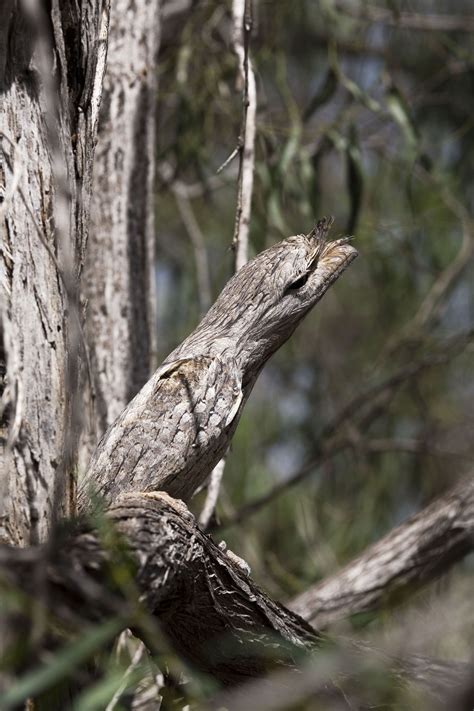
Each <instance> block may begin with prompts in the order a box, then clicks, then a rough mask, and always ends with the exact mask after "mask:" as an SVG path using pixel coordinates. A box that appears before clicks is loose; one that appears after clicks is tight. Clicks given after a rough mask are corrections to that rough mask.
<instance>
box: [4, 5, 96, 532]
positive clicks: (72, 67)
mask: <svg viewBox="0 0 474 711" xmlns="http://www.w3.org/2000/svg"><path fill="white" fill-rule="evenodd" d="M107 12H108V7H107V3H105V2H101V0H90V2H88V3H85V4H84V6H83V7H82V9H81V8H79V7H78V5H77V3H75V2H68V1H65V2H61V3H60V4H59V2H58V1H57V0H56V1H54V0H53V2H52V4H51V8H50V10H44V9H43V5H42V4H41V3H37V4H34V3H33V4H28V5H27V4H26V3H25V4H22V3H12V2H7V3H6V4H4V5H2V10H1V19H2V22H1V24H0V70H1V69H3V72H2V75H1V76H0V84H1V86H0V91H1V101H2V111H1V116H0V120H1V125H0V131H1V136H0V140H1V158H0V160H1V166H0V181H1V186H0V187H1V195H2V204H1V206H0V211H1V212H0V230H1V247H0V275H1V284H2V292H3V293H2V301H1V309H2V326H1V328H2V339H1V340H2V344H3V354H2V360H3V369H4V370H5V374H4V383H3V388H4V389H3V396H2V405H3V413H4V421H3V426H4V427H3V431H2V435H3V438H2V442H3V445H2V446H3V452H2V471H1V472H0V508H1V510H0V538H1V539H3V540H7V541H11V542H15V543H17V544H26V543H33V542H37V541H39V540H43V539H44V538H45V537H46V535H47V532H48V530H49V527H50V525H51V521H52V518H53V511H52V509H53V504H54V500H55V497H56V498H62V502H61V503H62V504H63V510H67V504H66V503H65V502H67V500H68V497H69V495H70V494H71V492H72V478H71V476H72V469H73V467H74V461H75V453H76V447H75V446H74V444H73V440H72V437H71V427H72V425H73V412H72V403H73V401H74V396H75V393H76V392H77V369H78V352H77V340H78V339H77V334H78V333H79V329H78V316H79V315H78V310H77V294H78V276H79V273H80V269H81V265H82V259H83V254H84V249H85V245H86V241H87V223H88V214H89V198H90V193H91V173H92V160H93V153H94V146H95V131H96V123H97V121H96V119H97V110H98V103H99V101H100V88H101V81H102V77H101V73H102V71H103V51H102V52H101V41H100V39H99V32H100V28H101V25H103V23H104V21H105V19H106V16H107ZM99 60H100V61H99ZM55 491H56V492H57V493H56V494H55Z"/></svg>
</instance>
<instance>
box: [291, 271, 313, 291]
mask: <svg viewBox="0 0 474 711" xmlns="http://www.w3.org/2000/svg"><path fill="white" fill-rule="evenodd" d="M310 273H311V272H304V273H303V274H301V276H299V277H298V279H296V280H295V281H293V282H291V284H289V285H288V286H287V287H286V289H285V294H287V293H288V292H290V291H298V289H301V287H302V286H304V285H305V284H306V282H307V281H308V279H309V275H310Z"/></svg>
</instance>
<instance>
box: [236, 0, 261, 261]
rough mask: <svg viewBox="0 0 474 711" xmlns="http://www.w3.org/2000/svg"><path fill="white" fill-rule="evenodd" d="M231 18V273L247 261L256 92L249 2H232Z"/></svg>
mask: <svg viewBox="0 0 474 711" xmlns="http://www.w3.org/2000/svg"><path fill="white" fill-rule="evenodd" d="M232 17H233V21H234V31H233V45H234V52H235V54H236V55H237V58H238V60H239V75H240V81H241V82H242V84H243V90H244V101H243V117H242V129H241V137H240V139H239V145H241V149H240V169H239V186H238V191H237V210H236V215H235V227H234V238H233V241H232V244H233V248H234V251H235V270H236V271H238V270H239V269H240V268H241V267H242V266H243V265H244V264H245V262H246V261H247V260H248V233H249V223H250V211H251V205H252V192H253V174H254V168H255V127H256V113H257V88H256V83H255V74H254V71H253V67H252V62H251V60H250V57H249V41H250V34H251V31H252V5H251V0H233V3H232Z"/></svg>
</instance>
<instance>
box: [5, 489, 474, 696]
mask: <svg viewBox="0 0 474 711" xmlns="http://www.w3.org/2000/svg"><path fill="white" fill-rule="evenodd" d="M428 512H429V515H428ZM108 522H111V523H113V527H111V526H110V525H109V523H108ZM473 527H474V479H473V480H470V481H469V482H468V483H467V484H466V485H464V486H463V487H459V488H457V489H456V490H455V491H454V492H452V494H450V495H449V496H447V497H443V499H442V500H440V502H437V503H435V504H433V505H432V506H431V507H430V508H429V509H428V510H427V511H426V512H425V513H424V514H420V515H418V517H415V518H414V519H412V521H411V523H410V525H409V526H408V525H407V526H406V527H404V528H403V527H402V528H401V529H399V530H398V533H397V535H392V538H391V543H392V544H394V546H392V547H391V545H390V541H387V542H386V543H384V542H382V544H380V545H379V547H378V548H377V550H376V551H375V553H373V555H372V563H371V564H369V563H368V564H367V566H366V568H364V567H363V566H362V567H363V570H362V572H361V571H360V570H359V573H356V571H355V570H354V578H355V579H364V574H366V573H367V570H370V571H371V574H372V580H373V581H375V580H376V575H377V572H376V568H377V566H378V571H379V574H380V573H382V575H383V574H384V572H387V571H391V572H390V575H391V577H392V578H397V579H398V580H401V581H402V582H403V584H404V585H405V586H406V585H407V584H408V582H409V581H412V582H413V581H415V582H416V581H417V580H419V581H426V580H427V579H428V577H429V576H431V575H432V573H433V572H434V571H435V570H437V571H438V572H439V569H440V568H441V567H442V566H443V565H446V564H447V563H449V564H450V563H452V562H453V560H454V559H455V558H458V557H460V554H461V552H462V551H464V552H465V550H466V543H467V539H468V537H469V536H470V538H471V540H470V545H471V546H472V529H473ZM402 529H403V530H402ZM449 532H451V533H455V535H454V536H449V539H450V543H449V546H448V545H447V543H446V540H445V538H446V536H447V534H449ZM469 532H470V533H469ZM416 538H419V541H420V542H421V543H419V545H418V546H414V547H412V548H410V541H412V539H416ZM400 542H404V545H403V550H404V551H405V555H404V556H402V561H403V564H404V565H405V566H406V569H405V572H404V573H401V572H400V571H399V570H398V568H397V555H398V553H399V552H400ZM124 543H125V544H126V546H124ZM395 544H397V545H398V548H397V547H396V545H395ZM373 550H375V549H373ZM422 555H424V556H425V558H426V559H427V560H428V562H426V560H425V563H424V564H422V562H421V560H422V559H421V556H422ZM374 556H375V557H374ZM361 560H362V559H361ZM361 565H362V564H361V563H359V568H360V566H361ZM0 571H1V586H2V589H3V592H4V593H5V592H6V593H7V595H6V597H5V599H6V600H8V599H13V596H11V597H8V592H9V591H12V590H14V591H15V599H16V600H17V603H16V611H15V614H11V613H10V615H9V616H8V615H5V616H4V617H6V618H7V619H6V633H5V630H3V631H4V634H3V635H2V637H1V638H0V643H1V645H3V649H2V650H0V651H1V652H2V654H6V653H8V651H9V643H10V644H14V643H15V642H17V641H18V640H19V639H21V640H22V643H23V645H24V642H25V639H27V637H28V632H30V635H32V636H33V637H34V636H35V635H36V637H35V638H34V639H33V642H34V645H35V646H34V647H32V646H31V644H30V645H24V646H23V649H24V655H25V656H24V660H23V661H24V665H23V667H22V665H21V664H19V665H18V667H19V668H20V669H21V668H24V667H25V666H32V665H33V664H34V663H36V662H37V661H38V656H39V660H40V661H42V659H43V657H42V654H41V650H42V649H45V648H47V647H48V646H49V648H51V634H52V631H53V630H54V632H55V634H59V640H60V639H62V634H64V632H66V634H67V635H71V634H73V635H74V634H76V635H77V633H78V632H79V631H80V632H81V633H83V632H84V627H85V626H87V624H88V623H93V624H94V625H95V626H96V628H97V623H98V622H100V621H101V620H105V621H109V622H111V621H113V620H114V619H115V620H116V622H118V623H119V624H121V626H123V627H127V626H131V627H132V628H133V630H134V632H135V633H136V634H137V635H138V636H139V637H140V638H142V639H143V640H144V641H145V643H146V644H147V646H148V647H149V648H150V649H151V651H155V652H156V651H158V650H160V647H161V645H162V639H161V638H160V632H163V633H164V634H165V636H166V637H167V638H168V640H169V641H170V642H171V644H172V647H173V648H174V649H175V650H176V652H177V653H178V654H179V655H180V657H181V658H183V659H184V660H187V661H188V662H189V663H190V664H191V666H192V667H193V668H195V669H197V670H200V671H202V672H206V673H208V674H211V675H212V676H213V677H214V678H215V679H216V680H217V681H219V682H220V683H221V684H223V685H224V686H226V687H229V686H231V687H232V686H236V685H241V684H242V683H243V682H248V681H251V680H252V679H256V678H259V677H264V676H266V675H267V674H268V672H269V670H271V669H272V668H277V669H278V668H279V669H280V670H281V671H280V672H277V675H276V676H274V675H272V676H270V680H269V681H268V680H267V681H265V682H264V683H263V685H259V686H258V687H254V686H250V687H249V686H247V687H246V686H244V687H243V689H244V692H245V693H244V696H245V698H247V697H248V693H249V691H250V693H251V694H252V696H251V698H253V699H254V700H255V698H260V696H259V695H260V693H261V692H262V691H263V690H265V689H270V688H273V689H274V688H276V687H275V685H274V683H279V682H278V680H280V681H281V682H284V684H283V686H284V687H285V686H286V687H287V688H288V687H289V688H290V689H292V690H293V693H295V690H296V688H298V689H300V690H302V691H303V693H304V694H308V693H314V692H318V693H322V694H323V695H324V694H326V693H330V694H332V693H334V690H336V692H337V690H338V689H340V685H339V682H338V681H337V680H338V678H339V677H340V676H341V674H342V675H344V674H346V673H347V671H348V670H350V674H353V673H354V669H355V670H356V672H357V673H358V670H362V669H363V667H364V666H365V668H367V659H369V662H370V664H372V661H371V660H370V654H372V656H373V650H371V649H370V648H367V649H365V648H364V649H362V650H361V649H359V647H357V648H356V650H355V651H356V654H355V656H354V649H352V651H351V652H350V655H351V657H350V666H349V667H348V666H347V661H348V657H347V654H346V652H345V651H344V649H342V651H340V650H339V649H338V650H337V654H336V655H335V654H333V653H331V652H330V651H329V652H328V651H324V653H323V651H322V650H321V653H320V654H317V655H316V656H314V655H312V654H311V653H312V652H314V651H315V650H316V648H317V647H318V643H319V642H320V641H321V638H320V636H319V635H318V634H317V633H316V632H315V630H314V629H313V628H312V627H310V625H309V624H308V623H307V622H305V621H304V620H303V619H302V618H300V617H299V616H298V614H295V613H294V612H292V611H290V610H287V609H286V608H285V607H283V606H282V605H280V604H278V603H277V602H274V601H273V600H271V599H270V598H269V597H268V596H267V595H266V594H265V593H263V592H262V591H261V590H260V589H259V588H258V587H257V586H256V585H255V583H253V582H252V580H250V579H249V578H248V577H247V576H246V575H245V574H244V573H243V572H242V570H241V569H240V567H239V566H238V565H236V563H235V562H234V559H233V558H232V557H230V556H228V555H227V554H226V553H224V552H223V551H222V550H220V548H219V547H218V546H216V545H215V544H214V543H213V541H212V540H211V539H210V538H209V537H207V536H206V535H205V534H204V533H202V531H201V530H200V529H199V528H198V527H197V526H196V524H195V521H194V518H193V516H192V515H191V514H190V512H189V511H188V510H187V508H186V507H185V506H184V505H183V504H182V502H180V501H177V500H174V499H171V498H170V497H169V496H168V495H166V494H162V493H160V494H156V493H153V494H143V493H142V494H127V495H124V496H122V497H121V498H120V499H119V500H118V501H117V502H116V503H115V504H114V505H113V506H112V507H111V508H110V509H109V511H108V512H107V519H103V520H99V524H98V526H97V528H96V527H94V526H93V525H91V524H90V523H82V524H76V526H75V527H73V528H72V529H71V528H69V529H66V530H65V531H63V536H62V538H61V537H59V538H58V540H57V541H56V543H55V545H54V548H47V547H45V546H38V547H34V548H29V549H19V548H13V547H9V546H1V547H0ZM38 571H40V572H41V573H42V574H44V575H45V577H46V582H47V586H46V587H45V588H44V589H45V590H46V591H47V598H43V599H42V600H39V599H38V594H37V584H36V581H37V575H38ZM425 571H429V576H427V575H426V574H425ZM359 575H360V577H359ZM365 579H366V578H365ZM378 587H380V586H377V585H376V584H374V583H373V584H372V588H371V589H372V593H373V592H374V591H375V594H377V591H378ZM18 590H21V591H22V594H21V596H20V597H19V596H18ZM19 599H23V601H24V607H23V608H22V609H21V614H20V610H19V606H18V600H19ZM334 599H335V600H336V606H333V607H332V608H331V610H330V612H332V613H334V609H335V607H337V601H339V610H341V609H342V607H343V605H342V603H341V595H340V591H339V596H338V593H337V592H336V593H335V595H334ZM370 599H371V600H372V601H373V600H374V599H375V598H374V597H371V598H370ZM379 599H380V595H379ZM32 601H34V604H32ZM138 601H139V602H138ZM346 602H347V601H346ZM294 604H295V603H294ZM41 606H43V609H42V610H41V609H39V607H41ZM299 607H300V609H302V608H303V605H301V604H300V606H299ZM32 609H33V610H34V612H35V613H36V614H35V615H31V610H32ZM351 609H353V608H351ZM306 611H307V610H306ZM38 612H39V613H42V617H41V619H42V620H43V630H44V632H45V634H44V636H43V638H42V639H38V634H37V633H38V627H37V626H36V627H35V624H34V623H35V620H36V621H37V620H38ZM143 612H146V613H148V614H147V615H145V616H144V614H143ZM45 613H46V614H45ZM320 619H322V618H320ZM4 622H5V620H4ZM45 623H46V624H45ZM158 625H159V627H158ZM40 629H41V628H40ZM97 629H98V628H97ZM113 629H115V627H114V628H113ZM104 630H105V631H106V632H107V630H108V628H107V629H105V628H104ZM158 630H160V632H159V631H158ZM107 634H109V632H107ZM107 639H109V637H107ZM59 640H57V641H59ZM104 641H106V640H104ZM32 649H33V650H34V651H36V654H34V653H33V654H32V653H31V651H32ZM38 651H39V652H40V654H39V655H38ZM92 651H93V650H92ZM361 651H362V652H363V653H364V654H365V653H366V652H367V653H368V654H369V657H367V656H366V655H365V656H364V654H362V653H361ZM308 653H309V654H310V656H309V657H307V659H306V661H305V660H304V658H303V657H304V655H305V654H308ZM377 656H378V661H377V664H378V663H380V661H382V668H383V669H385V670H389V669H393V668H395V669H396V670H400V672H399V675H400V677H402V678H404V679H405V680H406V679H407V678H408V679H415V680H420V679H421V681H422V682H423V684H428V685H430V684H432V683H433V681H436V686H437V689H436V691H437V692H440V693H445V692H446V690H448V689H449V688H452V686H453V685H456V686H457V687H459V684H460V682H461V681H465V680H466V679H467V677H468V673H469V667H468V665H463V664H452V663H451V664H450V663H445V662H441V661H439V662H437V663H436V664H435V665H433V660H426V659H422V658H421V657H416V658H413V660H412V658H411V657H410V655H408V654H407V655H404V657H403V659H400V658H398V659H397V658H396V657H395V656H393V655H389V654H387V653H385V654H384V655H382V657H383V658H382V657H381V656H380V654H377ZM46 661H47V659H45V662H46ZM82 661H84V660H82ZM354 664H355V667H354ZM433 669H435V670H436V673H435V674H433ZM292 670H293V671H298V675H297V677H293V676H292V675H290V673H291V672H292ZM299 670H300V671H299ZM17 671H18V669H17ZM396 673H398V672H396ZM296 681H297V682H298V683H297V684H296V686H295V683H296ZM302 684H304V688H303V687H302V686H301V685H302ZM298 693H299V692H298ZM342 693H343V695H344V692H342ZM255 694H257V696H255ZM271 696H272V699H273V701H272V704H275V703H276V702H275V700H274V699H275V696H274V694H272V695H271ZM238 698H240V697H239V696H236V697H233V699H234V700H237V699H238ZM280 701H281V699H280ZM254 707H255V705H254ZM258 707H259V708H263V707H261V706H260V705H259V706H258ZM264 707H265V708H267V706H264ZM232 708H233V706H232ZM236 708H240V707H239V706H237V707H236ZM268 708H279V706H278V703H276V705H274V706H273V705H270V706H268Z"/></svg>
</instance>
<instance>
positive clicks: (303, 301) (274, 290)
mask: <svg viewBox="0 0 474 711" xmlns="http://www.w3.org/2000/svg"><path fill="white" fill-rule="evenodd" d="M331 224H332V220H321V221H320V222H319V223H318V224H317V226H316V228H315V229H314V230H313V231H312V232H311V233H310V234H309V235H307V236H305V235H298V236H295V237H290V238H289V239H286V240H284V241H283V242H280V243H279V244H276V245H274V246H273V247H270V248H269V249H267V250H265V251H264V252H262V253H261V254H259V255H258V256H257V257H256V258H255V259H253V260H252V261H251V262H249V263H247V264H246V265H245V266H244V267H242V269H240V270H239V271H238V272H237V274H236V275H235V276H234V277H233V278H232V279H231V280H230V281H229V282H228V283H227V285H226V286H225V288H224V290H223V291H222V293H221V295H220V296H219V298H218V299H217V301H216V302H215V304H214V305H213V306H212V307H211V309H210V310H209V311H208V313H207V314H206V316H205V317H204V318H203V320H202V321H201V323H200V324H199V326H198V327H197V328H196V330H195V331H194V332H193V333H192V334H191V335H190V336H189V337H188V338H186V339H185V341H184V342H183V343H182V344H181V345H180V346H179V347H178V348H176V350H175V351H173V353H171V354H170V355H169V356H168V358H167V359H166V360H165V361H164V363H163V365H162V366H161V367H160V368H159V369H158V370H157V371H156V373H155V374H154V375H153V377H152V378H151V379H150V380H149V381H148V383H147V384H146V385H145V386H144V387H143V388H142V390H141V391H140V392H139V393H138V395H136V397H135V398H134V399H133V400H132V402H131V403H130V404H129V405H128V407H127V408H126V409H125V410H124V411H123V412H122V413H121V415H120V416H119V417H118V418H117V420H116V421H115V422H114V423H113V424H112V425H111V427H110V428H109V429H108V431H107V432H106V434H105V436H104V438H103V439H102V440H101V442H100V443H99V445H98V447H97V450H96V452H95V454H94V456H93V459H92V462H91V464H90V467H89V469H88V472H87V474H86V476H85V477H84V479H83V481H82V483H81V487H80V492H79V506H80V508H81V509H83V510H84V509H85V508H87V506H88V505H89V502H90V497H91V492H96V493H98V494H99V495H100V496H102V497H103V498H104V499H105V501H106V502H110V501H113V500H114V499H115V498H116V497H117V496H118V495H119V494H122V493H124V492H126V491H154V490H162V491H166V492H167V493H169V494H170V495H172V496H175V497H178V498H180V499H183V500H188V499H189V498H190V496H191V495H192V494H193V492H194V491H195V489H196V488H197V487H198V486H199V485H200V484H202V483H203V481H205V479H206V478H207V476H208V475H209V474H210V472H211V471H212V469H213V468H214V466H215V465H216V464H217V462H218V461H219V460H220V459H221V457H222V456H223V455H224V453H225V452H226V450H227V448H228V446H229V443H230V440H231V438H232V435H233V433H234V431H235V428H236V426H237V423H238V420H239V417H240V413H241V411H242V407H243V405H244V403H245V401H246V400H247V398H248V396H249V394H250V391H251V390H252V387H253V385H254V383H255V380H256V378H257V376H258V374H259V372H260V371H261V369H262V368H263V366H264V364H265V362H266V361H267V360H268V358H269V357H270V356H271V355H272V354H273V353H274V352H275V351H276V350H277V349H278V348H279V347H280V346H281V345H282V344H283V343H284V342H285V341H286V340H287V339H288V338H289V337H290V336H291V334H292V333H293V331H294V330H295V328H296V326H297V325H298V323H299V322H300V321H301V319H302V318H303V317H304V316H305V315H306V314H307V313H308V311H309V310H310V309H311V308H312V307H313V306H314V305H315V304H316V303H317V302H318V301H319V300H320V299H321V297H322V296H323V295H324V294H325V292H326V291H327V289H328V288H329V287H330V286H331V284H333V283H334V282H335V281H336V279H337V278H338V276H339V275H340V274H341V273H342V271H343V270H344V269H345V268H346V267H347V266H348V265H349V264H350V262H352V260H353V259H354V258H355V257H356V256H357V252H356V250H355V249H354V248H353V247H352V246H351V245H350V244H348V241H347V240H345V239H342V240H337V241H335V242H326V241H325V238H326V235H327V232H328V230H329V228H330V226H331Z"/></svg>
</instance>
